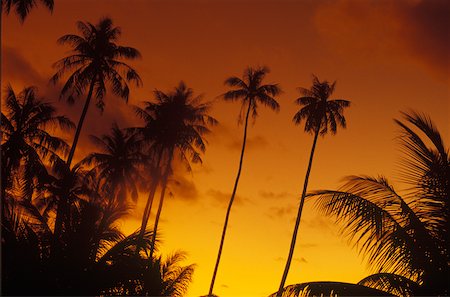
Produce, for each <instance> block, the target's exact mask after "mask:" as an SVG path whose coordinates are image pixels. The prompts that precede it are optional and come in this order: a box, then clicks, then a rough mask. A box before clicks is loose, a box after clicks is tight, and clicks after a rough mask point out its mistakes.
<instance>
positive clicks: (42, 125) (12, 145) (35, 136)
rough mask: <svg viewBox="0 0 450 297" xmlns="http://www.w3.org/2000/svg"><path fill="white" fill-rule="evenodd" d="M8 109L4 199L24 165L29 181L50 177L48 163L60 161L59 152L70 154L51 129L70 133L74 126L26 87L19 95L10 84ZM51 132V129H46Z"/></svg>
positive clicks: (4, 119) (3, 150) (3, 151)
mask: <svg viewBox="0 0 450 297" xmlns="http://www.w3.org/2000/svg"><path fill="white" fill-rule="evenodd" d="M4 102H5V109H4V110H3V112H2V113H1V133H2V144H1V162H2V166H1V168H2V172H1V175H2V180H1V182H2V185H1V189H2V197H5V191H6V189H7V188H8V187H10V186H11V183H12V177H13V176H14V175H17V174H18V170H19V167H21V166H22V165H23V170H22V172H23V177H24V178H25V179H26V181H28V184H29V182H30V181H31V179H33V178H43V177H45V175H46V172H47V171H46V169H45V162H46V161H49V162H54V161H55V160H57V159H58V158H59V157H58V153H67V151H68V150H69V149H68V148H69V146H68V145H67V144H66V142H65V141H64V140H63V139H61V138H59V137H56V136H53V135H51V134H50V133H49V132H48V129H53V128H59V129H62V130H63V131H68V130H70V129H73V128H74V124H73V123H72V122H71V121H70V120H69V119H68V118H67V117H65V116H59V115H57V114H56V109H55V108H54V107H53V106H52V105H51V104H50V103H48V102H45V101H44V99H42V98H38V94H37V89H36V88H34V87H25V88H24V89H23V90H22V91H21V92H20V93H18V94H16V92H15V91H14V90H13V88H12V87H11V86H10V85H9V86H7V88H6V93H5V101H4ZM46 129H47V130H46Z"/></svg>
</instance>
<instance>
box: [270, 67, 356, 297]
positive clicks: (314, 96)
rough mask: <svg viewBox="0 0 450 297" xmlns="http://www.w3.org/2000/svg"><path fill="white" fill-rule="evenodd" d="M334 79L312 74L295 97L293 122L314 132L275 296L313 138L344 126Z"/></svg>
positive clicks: (342, 103)
mask: <svg viewBox="0 0 450 297" xmlns="http://www.w3.org/2000/svg"><path fill="white" fill-rule="evenodd" d="M335 85H336V82H334V83H332V84H330V83H329V82H327V81H322V82H321V81H319V79H318V78H317V77H316V76H313V85H312V87H311V88H310V89H305V88H299V90H300V93H301V95H302V97H300V98H298V99H297V100H296V103H297V104H298V105H300V106H302V108H301V109H300V110H299V111H298V112H297V113H296V114H295V116H294V119H293V120H294V123H295V124H297V125H298V124H300V123H301V122H302V121H303V120H305V131H306V132H309V133H312V134H314V140H313V144H312V148H311V154H310V156H309V163H308V169H307V171H306V176H305V182H304V184H303V191H302V196H301V198H300V205H299V208H298V213H297V219H296V221H295V227H294V232H293V234H292V240H291V246H290V249H289V254H288V258H287V261H286V266H285V268H284V272H283V276H282V278H281V282H280V287H279V289H278V293H277V297H281V295H282V292H283V288H284V284H285V282H286V278H287V275H288V272H289V268H290V266H291V261H292V256H293V254H294V248H295V242H296V240H297V233H298V228H299V225H300V218H301V216H302V210H303V204H304V202H305V195H306V189H307V187H308V180H309V175H310V172H311V166H312V161H313V157H314V151H315V149H316V144H317V138H318V136H319V134H320V135H322V136H324V135H325V134H326V133H327V132H328V129H330V130H331V133H332V134H336V130H337V126H338V125H339V126H341V127H342V128H345V127H346V121H345V118H344V115H343V112H344V108H346V107H348V106H350V102H349V101H347V100H343V99H333V100H331V99H330V96H331V94H332V93H333V91H334V88H335Z"/></svg>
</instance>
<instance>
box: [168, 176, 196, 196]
mask: <svg viewBox="0 0 450 297" xmlns="http://www.w3.org/2000/svg"><path fill="white" fill-rule="evenodd" d="M170 191H171V192H172V193H173V195H174V197H175V199H177V198H179V199H182V200H186V201H195V200H197V198H198V190H197V187H196V185H195V183H194V182H193V181H192V180H189V179H187V178H186V177H185V176H183V175H180V174H176V175H175V176H173V177H172V178H171V182H170Z"/></svg>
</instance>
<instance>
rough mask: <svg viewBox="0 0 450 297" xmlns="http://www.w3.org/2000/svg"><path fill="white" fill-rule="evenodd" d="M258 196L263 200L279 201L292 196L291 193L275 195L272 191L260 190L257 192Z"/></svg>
mask: <svg viewBox="0 0 450 297" xmlns="http://www.w3.org/2000/svg"><path fill="white" fill-rule="evenodd" d="M259 196H261V197H262V198H264V199H271V200H272V199H273V200H279V199H283V198H287V197H292V196H294V195H293V194H291V193H288V192H286V191H284V192H279V193H275V192H272V191H264V190H261V191H259Z"/></svg>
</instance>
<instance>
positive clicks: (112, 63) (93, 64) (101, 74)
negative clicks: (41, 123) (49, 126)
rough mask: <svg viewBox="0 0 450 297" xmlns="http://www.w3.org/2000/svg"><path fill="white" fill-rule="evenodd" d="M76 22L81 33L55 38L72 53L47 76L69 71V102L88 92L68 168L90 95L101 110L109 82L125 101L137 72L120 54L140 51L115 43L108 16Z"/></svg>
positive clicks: (138, 81)
mask: <svg viewBox="0 0 450 297" xmlns="http://www.w3.org/2000/svg"><path fill="white" fill-rule="evenodd" d="M77 26H78V30H79V31H80V32H81V36H79V35H75V34H68V35H64V36H62V37H61V38H59V39H58V43H60V44H69V45H70V46H72V47H73V54H72V55H70V56H68V57H65V58H62V59H61V60H59V61H57V62H56V63H55V64H54V67H55V68H56V69H57V72H56V73H55V74H54V75H53V77H52V79H51V80H52V81H53V82H54V83H56V82H57V81H59V80H60V79H61V78H62V77H63V76H64V75H65V74H66V73H67V72H70V73H71V74H70V76H69V78H68V79H67V81H66V82H65V84H64V86H63V88H62V90H61V97H66V99H67V101H68V102H69V103H73V102H74V100H75V99H74V97H77V96H80V95H81V94H82V93H83V92H84V91H86V90H87V92H88V93H87V96H86V101H85V103H84V107H83V111H82V113H81V116H80V119H79V121H78V125H77V129H76V132H75V136H74V139H73V143H72V147H71V149H70V152H69V156H68V158H67V164H68V166H69V168H70V165H71V163H72V159H73V156H74V154H75V149H76V147H77V143H78V139H79V137H80V133H81V128H82V126H83V123H84V119H85V117H86V114H87V111H88V108H89V105H90V102H91V99H92V98H93V97H94V98H95V99H96V106H97V107H98V108H99V109H100V110H103V108H104V105H105V103H104V101H103V98H104V96H105V94H106V90H107V89H106V84H107V83H109V85H110V86H111V90H112V92H113V93H114V94H115V95H117V96H119V97H121V98H123V99H124V100H126V101H128V96H129V93H130V90H129V88H128V82H131V81H133V82H135V83H136V85H138V86H140V85H141V83H142V82H141V79H140V77H139V75H138V74H137V72H136V71H135V70H134V69H133V68H131V67H130V66H128V65H127V64H126V63H124V62H123V61H121V59H123V58H127V59H136V58H139V57H140V56H141V55H140V53H139V51H138V50H136V49H134V48H132V47H126V46H121V45H117V44H116V41H117V40H118V38H119V37H120V34H121V30H120V28H119V27H114V26H113V23H112V20H111V19H109V18H103V19H101V20H100V21H99V22H98V24H97V25H93V24H91V23H89V22H86V23H84V22H78V23H77ZM66 203H67V201H66V200H65V199H60V205H59V206H58V207H59V208H60V209H61V211H58V213H57V216H59V217H61V216H62V215H63V214H62V213H61V212H64V211H65V210H67V209H68V208H67V207H66V205H65V204H66ZM55 230H56V231H55V233H56V235H57V236H59V234H60V232H61V219H59V220H57V225H56V228H55Z"/></svg>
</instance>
